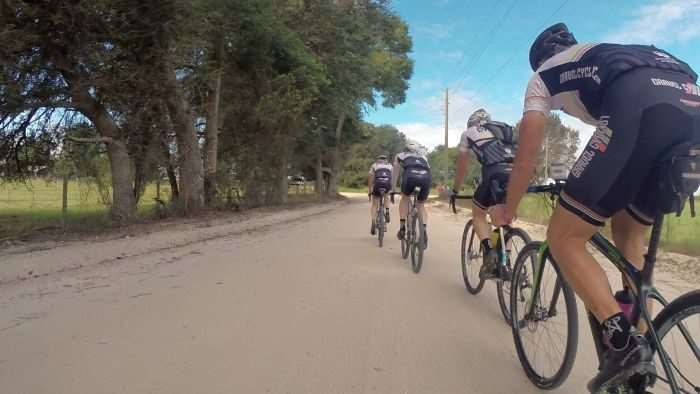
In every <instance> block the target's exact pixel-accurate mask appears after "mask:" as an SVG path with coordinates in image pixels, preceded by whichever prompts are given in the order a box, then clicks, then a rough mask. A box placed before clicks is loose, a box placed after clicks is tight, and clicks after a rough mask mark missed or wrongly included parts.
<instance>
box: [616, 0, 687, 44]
mask: <svg viewBox="0 0 700 394" xmlns="http://www.w3.org/2000/svg"><path fill="white" fill-rule="evenodd" d="M699 19H700V0H660V1H657V2H656V3H654V4H649V5H645V6H642V7H640V8H639V9H638V10H637V11H636V12H635V19H634V20H633V21H630V22H627V23H624V24H622V26H621V27H620V29H619V30H617V31H615V32H613V33H611V34H610V35H608V36H607V37H606V38H605V39H604V40H603V41H607V42H621V43H634V44H668V43H673V42H683V41H689V40H692V39H694V38H698V37H700V23H698V20H699Z"/></svg>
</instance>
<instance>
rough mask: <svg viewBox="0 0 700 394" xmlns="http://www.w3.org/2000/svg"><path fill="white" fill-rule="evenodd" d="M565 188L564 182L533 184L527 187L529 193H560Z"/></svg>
mask: <svg viewBox="0 0 700 394" xmlns="http://www.w3.org/2000/svg"><path fill="white" fill-rule="evenodd" d="M563 189H564V183H563V182H557V183H550V184H548V185H533V186H530V187H528V188H527V192H528V193H551V194H555V195H559V194H560V193H561V191H562V190H563Z"/></svg>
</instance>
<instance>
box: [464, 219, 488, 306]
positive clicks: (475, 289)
mask: <svg viewBox="0 0 700 394" xmlns="http://www.w3.org/2000/svg"><path fill="white" fill-rule="evenodd" d="M483 259H484V257H483V251H482V250H481V242H479V237H477V236H476V233H475V232H474V226H473V224H472V220H471V219H470V220H469V221H468V222H467V224H466V225H465V226H464V232H463V233H462V279H463V280H464V286H465V287H466V288H467V291H469V292H470V293H471V294H478V293H479V292H480V291H481V289H483V288H484V280H483V279H481V278H479V271H480V270H481V266H482V265H483V263H484V260H483Z"/></svg>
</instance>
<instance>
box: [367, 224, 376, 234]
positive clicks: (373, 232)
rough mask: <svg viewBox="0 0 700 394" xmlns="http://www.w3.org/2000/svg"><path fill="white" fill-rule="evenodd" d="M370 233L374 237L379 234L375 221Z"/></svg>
mask: <svg viewBox="0 0 700 394" xmlns="http://www.w3.org/2000/svg"><path fill="white" fill-rule="evenodd" d="M369 233H370V234H372V235H374V234H376V233H377V226H375V225H374V220H373V221H372V227H370V228H369Z"/></svg>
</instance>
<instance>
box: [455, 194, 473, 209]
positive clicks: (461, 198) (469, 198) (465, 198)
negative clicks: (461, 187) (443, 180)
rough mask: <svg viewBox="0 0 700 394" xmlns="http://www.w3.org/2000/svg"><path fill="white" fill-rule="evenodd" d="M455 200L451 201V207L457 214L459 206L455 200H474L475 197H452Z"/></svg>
mask: <svg viewBox="0 0 700 394" xmlns="http://www.w3.org/2000/svg"><path fill="white" fill-rule="evenodd" d="M452 197H453V198H451V199H450V207H452V212H453V213H457V204H455V200H471V199H473V198H474V196H467V195H461V196H460V195H456V196H452Z"/></svg>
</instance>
